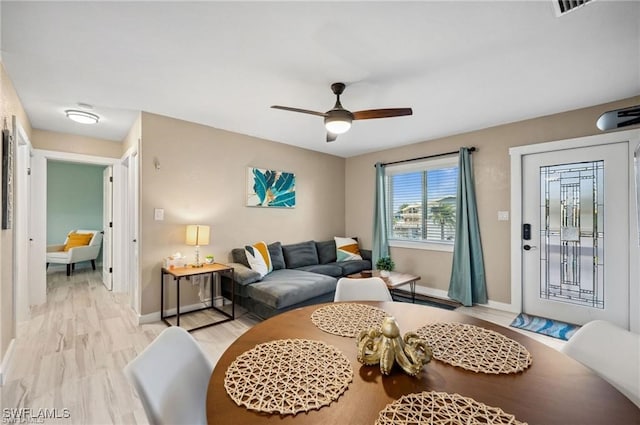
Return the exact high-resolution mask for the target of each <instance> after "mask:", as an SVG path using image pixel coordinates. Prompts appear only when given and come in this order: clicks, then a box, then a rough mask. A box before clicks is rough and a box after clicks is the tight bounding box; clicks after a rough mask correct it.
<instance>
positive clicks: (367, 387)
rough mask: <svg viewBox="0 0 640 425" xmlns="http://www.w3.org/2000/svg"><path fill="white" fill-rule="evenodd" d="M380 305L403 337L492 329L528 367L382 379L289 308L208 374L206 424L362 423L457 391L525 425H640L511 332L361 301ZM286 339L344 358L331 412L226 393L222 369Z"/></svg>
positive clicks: (437, 367) (349, 343)
mask: <svg viewBox="0 0 640 425" xmlns="http://www.w3.org/2000/svg"><path fill="white" fill-rule="evenodd" d="M362 304H370V305H375V306H379V307H380V308H382V309H384V310H385V311H386V312H387V313H388V314H390V315H393V316H394V317H395V318H396V320H397V321H398V325H399V326H400V331H401V333H402V334H404V333H406V332H408V331H413V330H416V329H418V328H420V327H421V326H423V325H425V324H427V323H432V322H460V323H469V324H473V325H476V326H481V327H483V328H486V329H491V330H494V331H497V332H499V333H501V334H503V335H505V336H507V337H509V338H511V339H514V340H516V341H518V342H520V343H521V344H522V345H524V346H525V347H526V348H527V350H529V352H530V353H531V356H532V358H533V363H532V364H531V366H530V367H529V368H528V369H526V370H525V371H524V372H521V373H518V374H513V375H487V374H482V373H475V372H470V371H466V370H464V369H461V368H458V367H454V366H450V365H448V364H445V363H442V362H440V361H437V360H432V361H431V362H430V363H428V364H427V365H426V366H425V367H424V369H423V371H422V373H421V374H420V375H418V376H417V377H413V378H412V377H410V376H408V375H406V374H405V373H403V372H402V371H401V370H400V369H398V368H397V366H396V368H394V370H393V371H392V373H391V375H389V376H384V375H382V374H381V373H380V369H379V367H377V366H363V365H361V364H360V363H359V362H358V360H357V350H356V344H355V339H354V338H345V337H340V336H336V335H332V334H328V333H325V332H323V331H321V330H320V329H318V328H317V327H316V326H315V325H314V324H313V323H312V322H311V313H312V312H313V311H314V310H316V309H317V308H319V307H320V306H321V305H315V306H309V307H304V308H300V309H297V310H292V311H289V312H286V313H283V314H280V315H278V316H275V317H272V318H271V319H269V320H266V321H264V322H261V323H259V324H257V325H255V326H254V327H253V328H251V329H250V330H249V331H247V332H246V333H245V334H243V335H242V336H241V337H239V338H238V339H237V340H236V341H235V342H234V343H233V344H232V345H231V346H230V347H229V348H228V349H227V351H225V353H224V354H223V355H222V357H221V358H220V360H219V361H218V363H217V364H216V367H215V369H214V371H213V374H212V375H211V379H210V381H209V389H208V393H207V420H208V422H209V423H210V424H214V423H215V424H252V425H253V424H267V423H269V424H273V423H283V424H350V425H351V424H367V425H372V424H373V423H374V422H375V420H376V418H377V416H378V412H379V411H380V410H382V409H383V408H384V407H385V406H386V405H387V404H388V403H391V402H393V401H395V400H397V399H398V398H400V397H401V396H402V395H405V394H410V393H416V392H421V391H429V390H434V391H444V392H448V393H458V394H460V395H463V396H466V397H471V398H473V399H474V400H476V401H478V402H481V403H484V404H487V405H489V406H494V407H499V408H501V409H503V410H504V411H505V412H507V413H511V414H513V415H515V416H516V418H517V419H518V420H520V421H523V422H527V423H529V424H530V425H535V424H540V425H553V424H558V425H568V424H580V425H603V424H621V425H627V424H640V409H638V408H637V407H636V406H635V405H634V404H633V403H632V402H631V401H629V400H628V399H627V398H626V397H625V396H624V395H622V394H621V393H620V392H618V391H617V390H616V389H615V388H614V387H612V386H611V385H610V384H609V383H607V382H606V381H604V380H603V379H601V378H600V377H598V376H597V375H596V374H594V373H593V372H591V371H590V370H589V369H587V368H586V367H584V366H582V365H581V364H580V363H578V362H576V361H575V360H573V359H571V358H569V357H567V356H565V355H564V354H562V353H560V352H558V351H556V350H554V349H553V348H550V347H548V346H546V345H544V344H542V343H539V342H537V341H535V340H533V339H531V338H529V337H527V336H525V335H522V334H520V333H518V332H515V331H512V330H511V329H508V328H505V327H502V326H498V325H495V324H492V323H490V322H486V321H484V320H480V319H476V318H473V317H471V316H467V315H464V314H460V313H456V312H452V311H447V310H444V309H439V308H434V307H426V306H421V305H414V304H408V303H397V302H362ZM284 338H306V339H314V340H321V341H324V342H326V343H328V344H331V345H333V346H334V347H336V348H338V349H339V350H340V351H341V352H342V353H344V354H345V356H347V358H349V360H350V361H351V365H352V367H353V371H354V377H353V382H352V383H351V384H349V387H348V388H347V390H346V391H345V393H344V394H343V395H341V396H340V398H339V399H338V400H337V401H336V402H334V403H332V404H331V405H329V406H325V407H323V408H321V409H319V410H314V411H311V412H308V413H299V414H297V415H295V416H291V415H287V416H280V415H267V414H261V413H257V412H253V411H250V410H247V409H246V408H244V407H239V406H237V405H236V404H235V403H234V402H233V400H231V398H230V397H229V396H228V395H227V393H226V391H225V389H224V376H225V372H226V370H227V367H228V366H229V365H230V364H231V363H232V362H233V360H235V358H236V357H237V356H238V355H240V354H242V353H243V352H245V351H247V350H250V349H251V348H253V347H254V346H255V345H256V344H260V343H263V342H267V341H272V340H276V339H284Z"/></svg>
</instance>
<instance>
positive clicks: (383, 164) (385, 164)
mask: <svg viewBox="0 0 640 425" xmlns="http://www.w3.org/2000/svg"><path fill="white" fill-rule="evenodd" d="M475 151H476V148H475V146H471V147H470V148H469V152H475ZM459 152H460V151H459V150H457V151H453V152H445V153H437V154H435V155H427V156H420V157H417V158H411V159H403V160H400V161H392V162H383V163H382V164H381V165H382V166H387V165H393V164H402V163H403V162H413V161H420V160H421V159H429V158H437V157H439V156H448V155H455V154H457V153H459ZM374 167H375V165H374Z"/></svg>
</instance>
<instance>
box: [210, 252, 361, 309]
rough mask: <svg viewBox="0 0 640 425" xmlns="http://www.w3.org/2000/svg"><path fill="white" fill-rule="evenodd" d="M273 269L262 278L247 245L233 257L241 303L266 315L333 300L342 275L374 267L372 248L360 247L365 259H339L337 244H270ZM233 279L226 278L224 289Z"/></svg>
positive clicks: (232, 255)
mask: <svg viewBox="0 0 640 425" xmlns="http://www.w3.org/2000/svg"><path fill="white" fill-rule="evenodd" d="M268 248H269V255H270V256H271V262H272V264H273V271H272V272H271V273H269V274H267V275H266V276H264V277H263V278H262V279H260V274H259V273H257V272H255V271H253V270H251V268H250V267H249V263H248V261H247V257H246V254H245V251H244V248H235V249H233V250H232V251H231V257H232V260H233V263H230V264H229V265H230V266H233V268H234V270H235V273H234V276H235V278H234V279H235V289H236V290H235V299H236V303H237V304H238V305H241V306H243V307H244V308H246V309H247V310H249V311H251V312H253V313H255V314H256V315H258V316H260V317H262V318H268V317H271V316H274V315H276V314H278V313H282V312H283V311H287V310H292V309H294V308H298V307H302V306H306V305H311V304H318V303H323V302H330V301H333V295H334V293H335V290H336V284H337V282H338V279H339V278H340V277H343V276H347V275H349V274H353V273H359V272H361V271H362V270H370V269H371V251H369V250H362V249H361V250H360V253H361V255H362V258H363V259H362V260H349V261H339V262H338V261H336V244H335V242H334V241H333V240H330V241H325V242H315V241H307V242H300V243H296V244H291V245H282V244H281V243H280V242H275V243H272V244H270V245H268ZM229 284H230V282H226V284H225V282H224V281H223V289H225V288H226V289H227V291H228V289H229V287H230V285H229Z"/></svg>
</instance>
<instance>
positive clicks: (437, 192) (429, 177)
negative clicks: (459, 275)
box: [385, 156, 458, 246]
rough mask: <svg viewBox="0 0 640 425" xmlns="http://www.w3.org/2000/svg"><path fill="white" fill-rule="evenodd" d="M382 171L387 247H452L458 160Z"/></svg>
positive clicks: (395, 167) (414, 164)
mask: <svg viewBox="0 0 640 425" xmlns="http://www.w3.org/2000/svg"><path fill="white" fill-rule="evenodd" d="M385 171H386V176H387V177H386V189H387V218H388V220H389V223H388V226H387V229H388V232H389V234H388V238H389V243H390V245H392V246H393V245H394V242H402V241H410V242H423V243H424V242H435V243H439V244H446V245H453V241H454V238H455V227H456V226H455V224H456V189H457V184H458V158H457V157H455V156H454V157H451V158H437V159H431V160H426V161H420V162H412V163H408V164H400V165H395V166H394V165H391V166H387V168H386V170H385ZM395 245H397V244H395Z"/></svg>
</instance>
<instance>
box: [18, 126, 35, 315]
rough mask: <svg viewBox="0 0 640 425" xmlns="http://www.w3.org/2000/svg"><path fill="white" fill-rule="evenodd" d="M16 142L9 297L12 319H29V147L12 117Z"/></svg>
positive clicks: (23, 134)
mask: <svg viewBox="0 0 640 425" xmlns="http://www.w3.org/2000/svg"><path fill="white" fill-rule="evenodd" d="M13 128H14V129H15V138H14V140H15V143H16V166H15V168H16V190H15V194H16V195H15V196H16V198H15V199H16V200H15V202H16V203H15V207H16V214H15V217H14V225H15V227H14V234H13V235H14V248H13V250H14V251H13V252H14V257H13V261H14V264H13V267H14V269H13V270H14V276H13V297H14V300H13V301H14V310H13V311H14V320H15V323H20V322H24V321H26V320H28V319H29V316H30V314H29V282H30V281H31V273H30V270H31V268H30V264H29V255H30V251H31V242H30V241H29V238H30V237H31V223H30V218H31V217H30V210H31V205H30V204H31V202H30V201H31V193H32V186H31V177H30V175H29V174H30V172H31V157H32V155H33V147H32V146H31V141H30V140H29V137H28V136H27V133H26V132H25V131H24V128H23V127H22V125H20V123H19V122H18V120H15V116H14V124H13Z"/></svg>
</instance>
